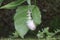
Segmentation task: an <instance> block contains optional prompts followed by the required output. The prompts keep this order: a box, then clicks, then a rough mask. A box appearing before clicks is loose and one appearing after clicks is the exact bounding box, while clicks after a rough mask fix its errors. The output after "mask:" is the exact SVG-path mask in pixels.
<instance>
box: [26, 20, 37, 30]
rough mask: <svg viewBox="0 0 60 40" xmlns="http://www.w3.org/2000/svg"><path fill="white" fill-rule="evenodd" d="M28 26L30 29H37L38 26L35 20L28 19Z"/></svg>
mask: <svg viewBox="0 0 60 40" xmlns="http://www.w3.org/2000/svg"><path fill="white" fill-rule="evenodd" d="M27 26H28V28H29V29H30V30H35V29H36V26H35V24H34V22H33V20H28V21H27Z"/></svg>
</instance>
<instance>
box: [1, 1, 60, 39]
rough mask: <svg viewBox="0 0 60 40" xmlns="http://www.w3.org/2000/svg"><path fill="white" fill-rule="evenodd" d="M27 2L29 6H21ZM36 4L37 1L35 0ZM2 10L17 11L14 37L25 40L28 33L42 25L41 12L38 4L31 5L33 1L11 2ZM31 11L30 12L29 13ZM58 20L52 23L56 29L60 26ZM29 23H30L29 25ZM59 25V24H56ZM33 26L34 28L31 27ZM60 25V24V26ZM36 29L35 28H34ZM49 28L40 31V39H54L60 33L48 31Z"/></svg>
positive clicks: (38, 35)
mask: <svg viewBox="0 0 60 40" xmlns="http://www.w3.org/2000/svg"><path fill="white" fill-rule="evenodd" d="M2 2H3V0H0V4H1V3H2ZM24 2H27V4H28V5H23V6H21V4H22V3H24ZM35 2H36V0H35ZM0 9H16V14H15V15H14V18H13V19H14V26H15V30H16V31H15V33H13V34H14V37H18V36H20V37H21V38H24V36H25V35H26V34H27V32H28V31H29V30H30V31H34V30H35V28H37V27H36V26H37V25H39V24H40V23H41V12H40V10H39V8H38V6H36V3H35V4H34V5H31V0H15V1H13V2H10V3H8V4H6V5H4V6H0ZM28 11H29V12H28ZM57 21H58V19H57V18H55V19H54V20H53V21H52V22H51V25H52V26H54V25H55V26H56V27H54V28H55V29H56V28H57V25H58V24H59V23H58V22H57ZM27 22H28V23H27ZM56 23H58V24H56ZM31 25H32V26H31ZM59 25H60V24H59ZM34 27H35V28H34ZM48 30H49V28H48V27H47V28H44V29H43V30H42V32H41V31H40V30H39V32H38V34H37V37H38V39H44V40H45V39H46V40H47V39H50V38H54V40H56V38H55V37H53V36H54V35H55V34H56V33H58V32H60V30H57V31H55V33H53V32H52V33H51V32H49V31H48Z"/></svg>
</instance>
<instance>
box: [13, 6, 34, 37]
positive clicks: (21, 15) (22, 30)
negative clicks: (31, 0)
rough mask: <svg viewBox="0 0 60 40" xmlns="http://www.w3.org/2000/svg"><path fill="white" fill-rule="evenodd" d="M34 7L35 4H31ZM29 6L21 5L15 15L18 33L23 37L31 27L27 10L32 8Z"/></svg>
mask: <svg viewBox="0 0 60 40" xmlns="http://www.w3.org/2000/svg"><path fill="white" fill-rule="evenodd" d="M29 7H30V8H31V9H33V8H34V7H35V6H34V5H32V6H29ZM29 7H28V6H19V7H18V8H17V9H16V14H15V16H14V25H15V29H16V31H17V33H18V34H19V36H20V37H21V38H24V36H25V34H26V33H27V32H28V30H29V28H28V27H27V24H26V22H27V19H28V16H27V11H28V9H30V8H29Z"/></svg>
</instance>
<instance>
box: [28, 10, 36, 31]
mask: <svg viewBox="0 0 60 40" xmlns="http://www.w3.org/2000/svg"><path fill="white" fill-rule="evenodd" d="M27 16H28V20H27V26H28V28H29V29H30V30H35V29H36V26H35V23H34V21H33V20H32V18H31V11H30V10H28V15H27Z"/></svg>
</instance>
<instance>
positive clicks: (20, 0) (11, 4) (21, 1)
mask: <svg viewBox="0 0 60 40" xmlns="http://www.w3.org/2000/svg"><path fill="white" fill-rule="evenodd" d="M25 1H26V0H17V1H13V2H11V3H8V4H7V5H4V6H2V7H1V8H0V9H12V8H15V7H16V6H18V5H21V4H22V3H23V2H25Z"/></svg>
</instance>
